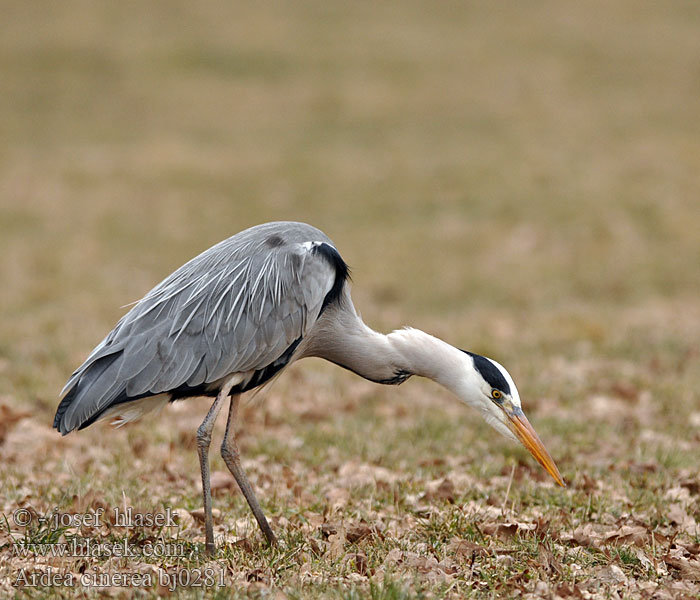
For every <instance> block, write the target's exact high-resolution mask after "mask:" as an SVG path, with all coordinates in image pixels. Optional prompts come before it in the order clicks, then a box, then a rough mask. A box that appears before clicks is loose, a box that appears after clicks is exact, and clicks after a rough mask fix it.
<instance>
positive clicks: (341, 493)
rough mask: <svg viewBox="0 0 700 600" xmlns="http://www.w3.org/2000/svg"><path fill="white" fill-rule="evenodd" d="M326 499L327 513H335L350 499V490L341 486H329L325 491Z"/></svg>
mask: <svg viewBox="0 0 700 600" xmlns="http://www.w3.org/2000/svg"><path fill="white" fill-rule="evenodd" d="M326 500H327V501H328V513H329V514H333V513H336V512H338V511H340V510H342V509H343V508H345V506H347V503H348V501H349V500H350V491H349V490H348V489H347V488H342V487H336V488H331V489H330V490H328V491H327V492H326Z"/></svg>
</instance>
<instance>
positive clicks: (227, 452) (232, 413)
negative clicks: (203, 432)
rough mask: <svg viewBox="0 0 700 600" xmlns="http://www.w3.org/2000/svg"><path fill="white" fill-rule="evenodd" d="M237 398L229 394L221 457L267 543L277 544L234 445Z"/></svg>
mask: <svg viewBox="0 0 700 600" xmlns="http://www.w3.org/2000/svg"><path fill="white" fill-rule="evenodd" d="M238 400H239V396H238V395H237V394H236V395H233V396H231V406H230V408H229V411H228V420H227V421H226V432H225V433H224V441H223V442H222V444H221V458H223V459H224V462H225V463H226V466H227V467H228V470H229V471H231V474H232V475H233V477H234V478H235V479H236V483H237V484H238V487H239V488H241V492H243V495H244V496H245V499H246V500H247V501H248V505H249V506H250V509H251V510H252V511H253V515H255V519H256V521H257V522H258V525H259V526H260V529H261V531H262V533H263V535H264V536H265V539H266V540H267V543H268V544H269V545H270V546H274V545H276V544H277V539H276V538H275V534H274V533H272V529H271V528H270V525H269V524H268V522H267V519H266V518H265V515H264V514H263V511H262V509H261V508H260V504H259V503H258V499H257V498H256V497H255V492H253V488H252V486H251V485H250V482H249V481H248V477H247V476H246V474H245V471H243V467H242V466H241V459H240V453H239V452H238V446H237V445H236V440H235V438H234V424H233V423H234V421H235V420H236V414H237V412H238Z"/></svg>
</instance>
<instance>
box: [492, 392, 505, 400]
mask: <svg viewBox="0 0 700 600" xmlns="http://www.w3.org/2000/svg"><path fill="white" fill-rule="evenodd" d="M501 396H503V394H502V393H501V391H500V390H491V397H492V398H493V399H494V400H500V398H501Z"/></svg>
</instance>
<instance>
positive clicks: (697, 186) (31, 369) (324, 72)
mask: <svg viewBox="0 0 700 600" xmlns="http://www.w3.org/2000/svg"><path fill="white" fill-rule="evenodd" d="M2 13H3V18H2V20H1V21H0V73H1V75H0V282H1V285H0V306H1V313H0V314H1V317H0V401H1V402H2V403H3V404H5V405H6V406H11V407H14V410H22V411H27V412H28V413H29V414H31V415H32V419H34V420H35V422H36V427H37V429H36V430H37V431H38V430H39V429H41V428H43V429H45V430H46V431H47V432H49V429H48V428H49V426H50V422H51V419H52V417H53V411H54V409H55V406H56V403H57V400H58V397H57V395H58V392H59V390H60V389H61V387H62V385H63V383H64V382H65V380H66V379H67V377H68V376H69V375H70V373H71V372H72V370H73V369H74V368H76V367H77V366H78V365H79V364H80V363H81V362H82V360H83V359H84V358H85V356H86V355H87V354H88V353H89V351H90V350H91V349H92V348H93V346H94V345H95V344H96V343H97V342H98V341H99V340H100V339H101V338H102V337H103V336H104V335H105V334H106V333H107V331H109V329H110V328H111V327H112V326H113V325H114V323H115V322H116V320H117V319H118V318H119V317H120V316H121V315H122V314H123V313H124V311H125V309H124V308H120V307H122V306H123V305H126V304H127V303H129V302H132V301H134V300H137V299H138V298H140V297H141V296H142V295H143V294H144V293H145V292H146V291H148V290H149V289H150V288H151V287H152V286H153V285H155V284H156V283H157V282H158V281H160V280H161V279H162V278H163V277H165V276H166V275H167V274H169V273H170V272H171V271H172V270H174V269H175V268H176V267H178V266H179V265H180V264H182V263H183V262H184V261H186V260H188V259H189V258H191V257H192V256H194V255H195V254H197V253H199V252H200V251H202V250H204V249H206V248H207V247H209V246H210V245H212V244H214V243H216V242H218V241H220V240H221V239H223V238H226V237H228V236H230V235H232V234H234V233H236V232H238V231H240V230H242V229H244V228H246V227H248V226H251V225H254V224H257V223H261V222H264V221H268V220H301V221H307V222H309V223H312V224H314V225H316V226H317V227H319V228H321V229H323V230H324V231H325V232H326V233H327V234H328V235H329V236H330V237H331V238H332V239H333V240H334V241H335V242H336V244H337V246H338V248H339V249H340V251H341V253H342V255H343V256H344V258H345V259H346V261H347V262H348V263H349V264H350V265H351V267H352V268H353V282H354V283H353V285H354V298H355V302H356V305H357V306H358V309H359V310H360V311H361V312H362V314H363V317H364V318H365V320H366V321H367V322H368V323H369V324H370V325H372V326H374V327H375V328H377V329H380V330H383V331H387V330H390V329H393V328H396V327H399V326H402V325H405V324H411V325H413V326H416V327H419V328H422V329H425V330H427V331H429V332H431V333H434V334H436V335H438V336H441V337H444V338H446V339H447V340H449V341H450V342H452V343H454V344H455V345H458V346H460V347H464V348H469V349H472V350H474V351H478V352H481V353H485V354H489V355H491V356H493V357H494V358H497V359H498V360H499V361H500V362H502V363H504V364H506V365H507V366H508V367H509V369H510V371H511V373H513V375H514V377H515V379H516V381H518V382H519V387H520V389H521V395H522V397H523V401H524V404H525V406H526V407H529V410H530V414H531V417H532V415H535V417H537V418H536V419H533V422H534V421H538V422H539V423H540V426H539V427H538V429H541V430H542V431H543V432H544V433H543V435H542V437H543V438H547V439H549V440H552V441H551V446H552V454H553V455H555V456H556V457H558V458H559V459H560V460H563V466H562V470H563V471H567V475H568V476H569V477H571V476H572V474H573V471H574V467H573V466H571V465H573V464H574V463H573V462H571V461H575V460H576V459H575V458H574V455H575V454H576V452H578V450H577V451H574V450H570V445H569V446H567V443H569V444H570V442H571V440H572V439H579V440H580V442H581V447H583V448H588V451H589V452H590V453H591V454H590V455H588V458H586V457H585V456H584V458H582V459H581V460H583V461H584V462H585V461H588V462H589V463H591V462H592V461H593V458H592V457H593V455H594V454H595V453H596V452H601V450H600V448H599V444H598V440H599V438H598V436H600V435H602V433H601V432H604V431H606V429H605V428H606V427H609V428H610V431H619V427H626V428H627V429H626V430H625V431H627V432H628V433H629V436H628V437H627V439H619V438H615V437H612V438H611V444H612V447H613V450H612V451H610V453H609V455H608V459H607V460H609V461H612V462H615V461H617V460H618V458H619V456H620V453H625V452H626V453H628V454H629V455H630V456H631V455H632V453H634V452H636V453H637V454H635V456H637V455H638V454H639V452H641V451H639V449H638V448H637V450H633V449H632V448H630V445H629V444H630V440H637V439H640V438H639V437H638V435H639V434H640V432H641V431H642V430H644V428H648V427H650V428H651V429H653V430H655V431H657V430H660V431H665V432H667V434H668V437H669V439H684V440H693V439H695V440H697V426H698V423H700V416H699V415H698V407H697V403H696V401H695V397H696V393H697V387H698V384H699V383H700V378H699V376H698V373H697V370H696V369H692V368H689V366H690V365H693V364H697V358H698V349H699V348H698V341H699V340H700V302H699V300H700V298H699V292H700V204H699V202H698V200H699V197H700V102H699V101H698V99H699V98H700V35H698V31H700V28H699V26H700V5H699V4H698V3H697V2H694V1H690V0H689V1H685V2H684V1H678V2H664V3H657V2H637V1H635V2H632V1H623V2H616V3H609V2H604V1H596V2H586V3H582V4H572V3H560V2H554V1H543V2H536V3H495V4H494V3H477V2H456V1H455V2H451V1H448V2H438V3H434V2H414V1H405V2H400V3H389V4H384V3H382V4H377V3H374V2H365V1H359V2H344V3H341V2H320V1H300V2H293V3H287V2H271V3H259V2H246V1H241V2H236V3H226V2H207V3H196V4H193V3H191V2H180V1H175V0H169V1H168V2H165V1H156V2H148V3H143V2H135V1H134V2H132V1H121V2H110V3H103V2H100V3H95V2H90V1H87V0H86V1H77V0H69V1H63V2H51V1H36V2H3V3H2ZM295 369H296V370H295V371H294V372H295V373H296V375H294V376H293V377H296V378H297V379H300V380H301V382H302V384H304V383H308V384H309V386H310V387H314V386H317V385H320V386H321V389H322V390H325V392H324V393H325V395H326V396H327V397H328V398H326V400H327V402H328V403H329V404H328V406H331V407H333V406H335V405H334V404H333V403H334V402H341V401H346V400H347V395H348V394H351V392H350V391H348V390H350V389H351V387H349V386H352V385H360V384H361V382H359V383H357V384H356V383H355V382H356V381H357V380H356V379H354V378H353V376H352V375H351V374H348V373H345V372H342V371H340V370H338V369H335V368H333V367H332V366H328V367H326V366H323V365H315V366H309V367H308V369H306V368H305V367H295ZM314 378H316V379H314ZM319 381H320V382H321V383H320V384H319ZM362 385H364V384H362ZM324 386H325V387H324ZM409 386H410V387H409ZM275 389H276V390H278V391H277V392H274V391H273V392H272V394H273V396H274V395H275V394H276V393H277V394H279V395H280V396H285V394H286V393H287V392H289V393H292V392H294V390H295V389H298V388H294V387H291V386H289V385H288V384H284V383H282V380H281V382H280V387H279V388H273V390H275ZM367 389H369V390H370V391H367ZM362 390H363V391H362V394H361V395H364V396H363V397H369V398H370V399H375V400H376V401H377V402H378V403H380V404H381V403H386V402H387V401H390V402H392V403H399V404H400V403H401V402H402V401H405V402H410V401H411V400H410V399H411V398H414V401H415V403H416V404H417V405H418V406H421V407H423V406H425V407H426V410H428V408H429V406H431V405H433V403H437V404H438V405H440V406H441V407H443V408H444V409H445V410H447V411H449V410H452V409H450V408H447V407H451V406H453V404H452V401H451V400H449V399H448V397H447V394H446V393H443V392H442V391H441V390H437V389H436V388H435V386H431V385H430V384H427V383H413V382H412V383H411V384H407V386H406V387H404V388H402V393H397V392H395V391H392V390H386V389H384V388H379V387H372V386H370V388H364V387H363V388H362ZM403 390H407V391H406V392H405V393H404V392H403ZM324 398H325V396H324ZM334 398H336V399H337V398H340V400H334ZM344 398H345V400H343V399H344ZM401 398H408V400H401ZM600 398H602V400H600ZM285 402H288V403H290V404H293V403H294V402H295V400H294V399H287V400H285ZM196 406H197V411H199V412H201V413H202V414H201V415H200V414H199V412H196V414H195V415H194V416H193V417H192V419H193V422H194V421H197V422H199V419H201V417H202V416H203V414H204V411H205V410H206V409H205V407H204V404H203V403H198V404H196ZM582 406H584V407H585V411H586V413H585V416H586V418H587V419H593V421H592V422H591V421H590V420H588V421H585V422H584V420H583V418H582V416H581V414H582V412H581V411H582ZM596 411H598V412H596ZM416 414H418V415H423V416H425V415H424V413H421V412H420V411H419V412H418V413H416ZM454 415H460V417H459V418H460V419H462V421H461V425H459V427H462V428H463V429H464V428H466V429H467V430H469V428H470V427H472V426H471V422H472V415H471V414H466V413H465V410H464V409H463V408H462V407H456V409H455V412H454V413H453V416H454ZM645 415H646V416H645ZM365 416H366V415H365ZM282 418H286V417H282ZM161 419H163V418H161ZM165 422H166V423H167V419H165ZM378 423H379V424H380V427H381V426H382V423H383V422H381V421H378ZM388 426H389V427H391V424H390V423H389V425H388ZM139 427H145V428H144V429H143V430H140V429H139ZM152 427H153V424H152V423H151V424H149V425H145V426H138V425H137V426H136V427H135V428H134V429H132V430H131V433H130V434H128V435H130V436H135V435H138V432H139V431H142V432H143V435H144V436H145V435H146V432H149V431H150V429H149V428H152ZM165 427H167V425H165ZM195 427H196V425H195ZM358 427H360V430H361V426H358ZM416 427H419V426H418V425H416ZM441 427H443V428H447V429H446V430H447V431H448V433H449V431H452V430H450V429H449V427H450V425H449V422H448V421H446V422H444V423H442V425H441ZM455 427H456V426H455ZM473 429H474V432H473V434H471V433H470V434H469V435H468V436H467V437H466V438H463V437H461V434H458V431H457V430H455V431H453V433H454V435H453V436H452V437H449V436H448V437H447V438H446V439H447V441H446V442H445V444H446V447H449V446H450V445H453V444H455V443H458V444H459V443H464V444H467V442H468V441H469V440H472V439H474V438H479V436H480V435H481V433H480V432H478V431H477V430H478V429H479V428H476V427H475V428H473ZM93 430H94V431H93ZM439 430H440V428H439V427H437V428H436V431H439ZM88 431H92V432H93V433H88ZM88 431H86V432H84V433H83V434H81V435H84V436H87V437H86V438H84V439H86V440H92V441H93V442H96V441H97V440H99V438H100V436H101V435H105V434H106V433H107V432H106V431H105V430H104V429H99V428H91V430H88ZM188 431H189V429H188ZM135 432H136V433H135ZM191 434H192V435H194V429H192V430H191ZM545 434H546V435H545ZM47 435H51V436H52V435H53V434H51V433H50V432H49V433H47ZM107 435H112V434H111V433H107ZM114 435H115V436H119V435H122V434H120V433H115V434H114ZM124 435H127V434H124ZM164 435H165V434H164ZM188 435H189V433H188ZM272 435H274V433H273V434H272ZM488 435H489V436H490V437H487V441H488V442H489V443H494V440H495V437H494V436H493V435H491V434H488ZM90 436H92V437H90ZM380 436H381V434H380ZM576 436H578V438H576ZM693 436H695V438H693ZM71 437H73V436H71ZM111 439H121V438H111ZM124 439H126V438H124ZM47 440H53V441H54V442H55V443H58V438H57V437H47ZM463 440H464V441H463ZM567 440H568V442H567ZM382 441H384V440H382V439H379V440H377V444H378V445H377V448H376V452H375V454H374V456H375V458H377V457H381V456H383V454H382V452H388V450H386V448H384V449H382V443H381V442H382ZM47 443H48V442H47ZM61 443H63V442H61ZM110 443H114V442H110ZM358 443H359V442H358ZM366 443H369V442H366ZM503 443H504V444H505V443H506V442H503ZM431 444H438V446H437V447H438V448H440V446H439V441H437V442H435V441H431ZM633 445H634V444H633ZM579 449H580V448H579ZM458 450H460V451H465V448H461V447H460V448H458ZM500 451H502V449H498V448H497V449H496V452H500ZM513 452H516V451H515V450H513ZM369 454H370V455H371V454H372V452H369ZM498 456H499V457H500V455H498ZM576 456H579V457H580V456H581V455H576ZM188 460H189V459H188ZM195 460H196V459H195V457H194V456H193V457H192V465H194V464H195ZM385 460H389V459H386V458H385ZM498 460H502V458H499V459H498ZM567 460H568V461H570V462H569V466H567ZM501 464H502V463H501ZM475 468H476V467H475ZM480 468H481V467H480ZM487 468H488V467H487ZM494 468H498V467H494ZM192 476H193V478H192V481H193V482H194V481H196V470H194V471H193V473H192ZM20 479H21V476H20ZM192 497H193V502H196V490H194V489H193V491H192Z"/></svg>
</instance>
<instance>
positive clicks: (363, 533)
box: [347, 523, 373, 544]
mask: <svg viewBox="0 0 700 600" xmlns="http://www.w3.org/2000/svg"><path fill="white" fill-rule="evenodd" d="M372 533H373V531H372V529H371V528H370V526H369V525H367V523H356V524H354V525H350V526H349V527H348V529H347V538H348V542H350V543H353V544H354V543H355V542H359V541H360V540H361V539H363V538H366V537H367V536H369V535H371V534H372Z"/></svg>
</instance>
